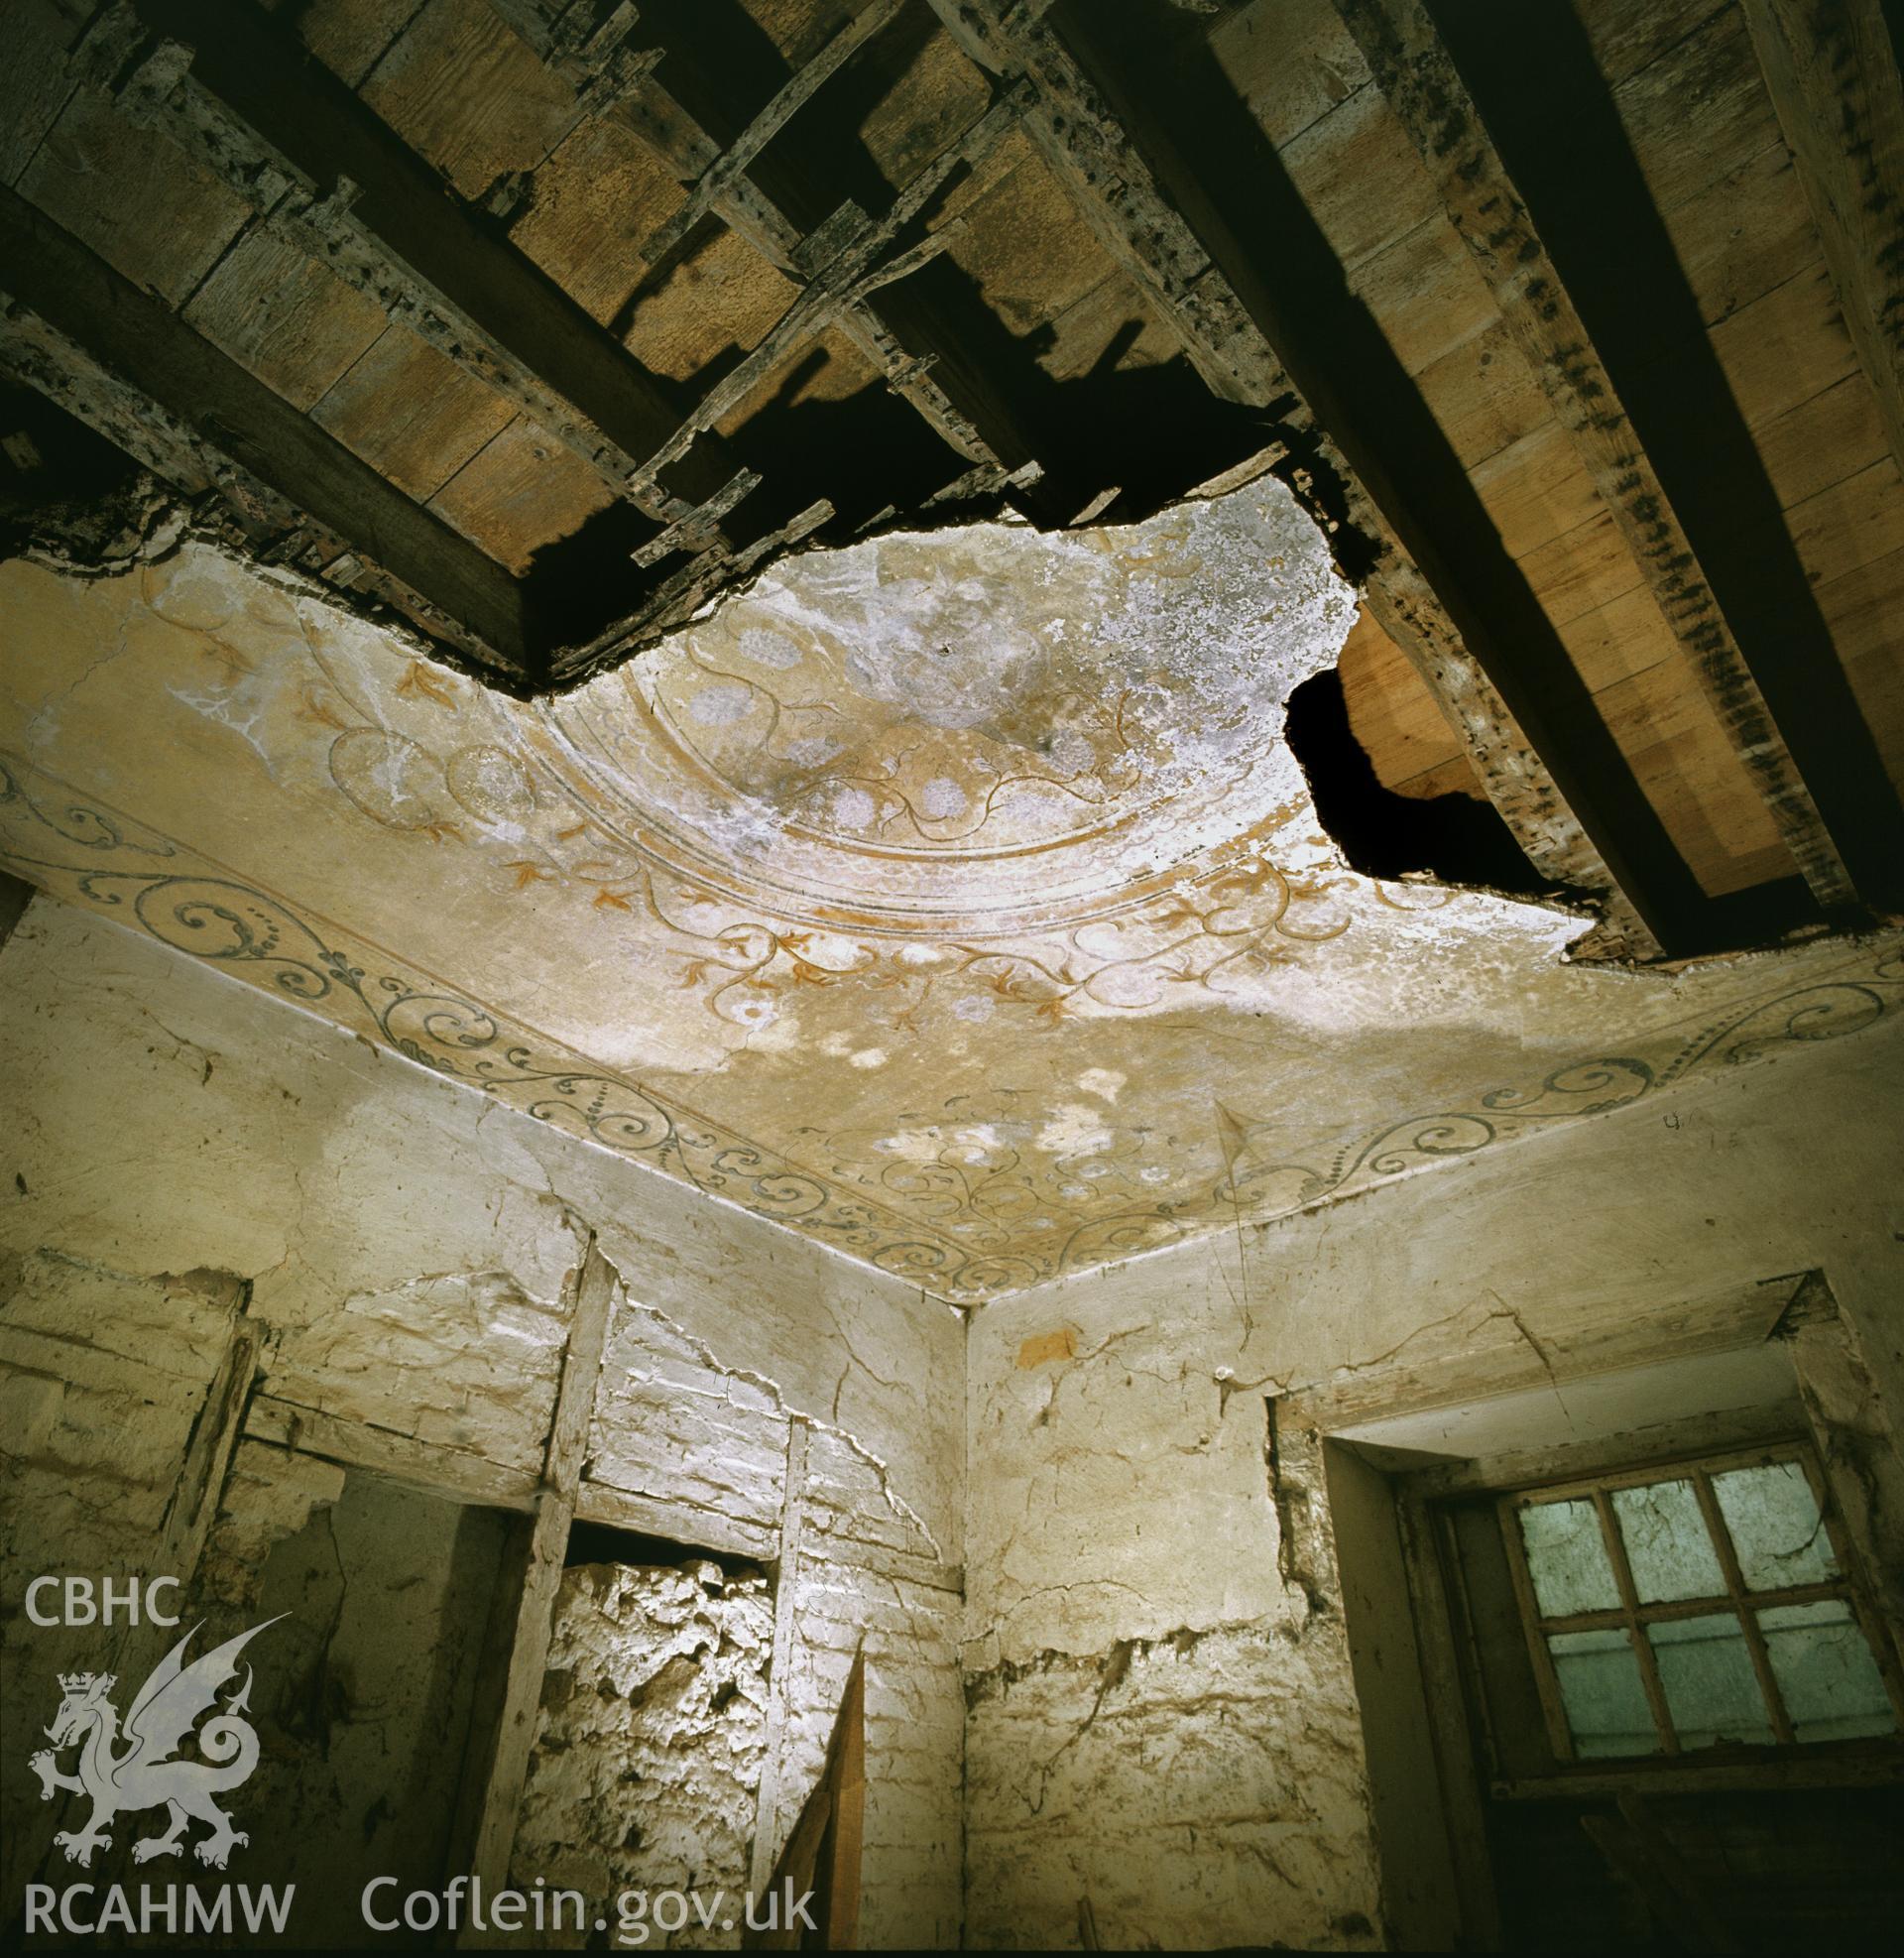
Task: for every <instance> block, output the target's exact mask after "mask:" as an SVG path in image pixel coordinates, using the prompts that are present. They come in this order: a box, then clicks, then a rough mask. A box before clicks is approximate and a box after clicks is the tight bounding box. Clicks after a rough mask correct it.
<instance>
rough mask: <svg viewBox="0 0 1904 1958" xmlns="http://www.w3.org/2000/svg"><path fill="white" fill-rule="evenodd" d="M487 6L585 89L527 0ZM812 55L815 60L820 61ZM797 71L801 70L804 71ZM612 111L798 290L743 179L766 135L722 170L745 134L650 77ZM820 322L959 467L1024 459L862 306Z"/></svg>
mask: <svg viewBox="0 0 1904 1958" xmlns="http://www.w3.org/2000/svg"><path fill="white" fill-rule="evenodd" d="M490 4H491V5H492V6H493V7H495V9H496V11H497V13H498V14H499V15H501V17H502V18H503V19H504V20H505V21H506V22H507V23H508V24H509V25H510V26H511V27H512V28H514V29H515V30H516V31H517V33H518V34H520V35H521V36H522V37H523V39H524V40H526V41H527V42H528V43H529V45H530V46H531V47H532V48H534V49H535V51H536V53H537V54H539V55H540V56H542V58H543V59H544V60H545V61H548V62H549V64H550V66H552V67H553V68H554V69H555V70H556V72H557V73H559V74H562V75H563V76H564V78H565V79H567V80H569V81H570V82H571V83H572V84H573V85H575V86H577V87H581V86H584V85H585V75H584V74H583V72H582V71H581V70H579V69H578V68H577V66H576V64H575V62H574V61H573V58H571V57H566V56H564V55H563V54H562V53H561V51H560V50H559V49H558V48H557V47H556V45H555V42H554V39H553V31H552V29H551V28H550V26H549V24H548V22H547V19H546V17H545V14H544V12H543V9H542V8H541V7H540V6H539V5H538V4H537V0H490ZM881 13H882V9H881V8H880V7H878V6H876V7H873V8H870V9H869V10H868V11H867V15H863V16H861V17H860V19H867V18H869V17H870V16H872V15H876V14H881ZM859 24H860V20H859V19H856V20H855V21H854V22H852V23H849V28H848V29H847V30H842V32H843V33H844V32H847V31H849V30H850V29H851V28H852V27H856V26H858V25H859ZM879 25H884V20H883V19H881V20H879V21H876V22H875V23H874V26H876V27H877V26H879ZM870 31H871V30H870V29H869V32H870ZM830 45H831V44H829V46H830ZM855 45H858V44H855ZM845 52H846V53H851V52H852V50H851V49H850V48H849V49H847V50H846V51H845ZM823 55H824V51H823ZM817 59H823V56H822V57H820V58H816V60H817ZM801 72H802V73H805V72H806V70H804V69H803V70H802V71H801ZM824 78H825V76H824V75H820V76H818V77H816V80H815V86H817V81H818V80H823V79H824ZM798 79H799V76H795V77H794V81H793V82H789V83H788V84H787V89H783V90H781V91H780V93H779V94H778V95H776V96H775V98H774V102H775V103H779V102H780V101H781V97H782V96H785V95H786V94H787V92H788V90H790V89H792V88H793V86H794V82H797V81H798ZM811 92H812V90H811V89H808V90H807V91H806V93H804V94H801V95H799V96H798V97H797V99H793V100H790V101H788V102H785V103H783V104H782V105H781V113H779V115H778V119H777V121H776V122H775V124H774V129H773V130H770V131H768V132H767V135H772V134H773V133H774V132H775V131H777V130H778V129H780V128H783V127H784V126H785V124H786V122H787V121H788V120H789V119H790V117H791V115H792V113H793V111H794V110H795V109H796V108H798V107H799V106H800V105H801V103H802V102H804V101H805V100H806V99H808V97H809V96H810V94H811ZM772 110H773V104H770V105H769V110H767V111H763V117H762V118H757V119H756V123H755V124H753V125H750V129H754V128H756V127H757V126H758V125H759V123H760V122H761V121H762V120H763V118H765V117H766V116H767V115H768V114H769V113H770V112H771V111H772ZM612 113H613V114H614V116H615V117H616V118H617V119H618V120H619V121H621V122H622V123H623V124H624V125H625V126H626V127H627V128H628V129H629V130H630V131H631V132H632V133H633V134H634V135H635V136H636V137H637V138H639V139H640V141H641V142H642V143H643V144H644V145H645V146H646V147H647V148H648V149H649V150H650V151H651V152H652V153H653V154H654V156H655V157H656V158H657V159H658V160H659V161H660V162H661V163H663V164H665V165H666V166H667V168H668V169H669V170H670V171H671V172H672V173H673V175H674V176H675V177H676V178H677V179H678V180H679V181H680V182H681V183H682V184H687V185H690V186H693V187H692V188H690V192H689V202H690V203H692V202H693V201H694V197H695V194H696V192H697V191H698V190H699V188H700V187H701V186H703V185H710V186H711V187H710V190H709V194H708V197H707V199H706V204H705V208H706V209H707V210H710V211H712V212H713V213H714V214H715V215H716V216H718V217H719V218H720V219H721V221H722V222H723V223H724V224H725V225H726V226H727V227H728V229H729V230H731V231H732V232H734V233H735V235H736V236H737V237H739V238H741V239H743V240H744V241H745V242H746V243H747V244H749V245H751V246H752V247H753V249H754V250H755V251H757V252H758V253H760V255H761V256H762V257H763V258H764V259H766V260H767V261H768V263H769V264H771V265H772V266H773V268H774V269H775V270H776V271H777V272H779V273H781V274H782V275H783V276H784V277H786V278H788V279H791V280H792V281H793V282H794V284H796V285H800V284H804V282H805V278H806V273H805V271H804V270H803V269H802V265H801V262H800V248H801V245H802V243H803V241H804V234H803V233H802V231H801V229H800V227H799V226H798V225H797V224H796V223H794V221H793V220H792V219H791V218H790V217H788V216H787V214H786V213H785V211H783V210H782V209H781V208H780V206H779V205H778V204H777V203H775V202H774V201H773V198H772V197H770V196H768V195H767V193H766V192H765V191H763V190H762V189H761V188H760V187H759V186H758V185H757V184H755V183H754V182H753V181H752V179H751V178H750V177H749V176H748V175H747V170H746V167H745V166H746V165H747V164H751V163H752V162H753V161H754V160H755V158H756V157H758V155H759V152H760V150H761V149H762V148H763V147H764V146H765V142H766V136H763V137H762V140H761V141H760V142H759V143H755V144H753V145H751V147H749V148H748V153H747V155H746V157H745V159H744V162H743V164H742V166H741V167H740V168H734V169H729V168H724V163H725V162H727V161H728V160H729V159H731V158H732V157H733V156H734V154H735V153H736V151H738V150H740V149H741V148H742V147H743V145H744V144H745V143H746V137H745V135H744V136H743V138H741V139H737V142H736V143H735V144H734V145H732V146H730V148H729V149H728V150H727V151H723V150H722V148H721V146H720V145H719V144H718V143H717V142H715V140H714V138H713V137H712V136H710V135H709V134H708V132H707V131H706V130H705V129H704V128H703V127H702V126H701V124H700V123H699V122H698V121H697V120H696V119H695V117H694V116H693V115H692V114H690V113H689V111H688V110H687V109H686V108H685V107H683V105H682V104H681V103H680V102H679V101H678V100H676V98H675V97H674V96H673V95H672V94H671V93H670V92H669V90H668V89H667V87H666V86H665V85H664V84H663V83H662V82H661V81H660V80H659V79H658V78H657V77H656V76H655V75H654V74H653V73H652V72H650V73H647V74H644V75H643V76H641V77H640V79H639V80H638V81H637V82H636V83H635V85H633V86H632V87H631V88H630V89H629V90H628V91H627V93H626V94H625V95H624V96H623V97H622V98H621V99H620V100H618V101H617V102H616V104H615V105H614V108H613V111H612ZM683 235H684V233H683ZM647 255H648V256H649V257H651V258H658V257H660V256H662V255H663V254H662V252H661V251H660V250H659V249H658V248H655V247H654V246H653V245H651V247H650V248H649V250H648V253H647ZM829 323H830V324H831V325H833V326H834V327H835V328H836V329H837V330H838V331H839V332H840V333H841V334H843V335H844V336H845V338H846V339H848V340H849V341H851V342H852V344H853V345H854V346H855V347H856V348H857V349H858V350H859V351H860V352H861V353H862V354H864V355H865V356H866V358H867V359H868V360H869V361H870V362H871V363H872V364H873V366H874V367H876V368H877V369H878V370H879V371H880V373H881V374H882V375H883V376H884V377H885V380H886V384H887V386H888V387H889V388H890V389H892V392H893V393H894V394H895V395H897V396H898V397H899V399H900V400H902V401H904V402H905V403H906V404H907V405H908V406H909V407H911V408H912V409H913V410H914V411H915V412H916V413H917V414H918V415H919V416H920V417H921V419H922V420H923V421H924V422H925V423H926V425H927V426H928V427H929V428H932V429H933V431H934V432H935V433H936V434H937V435H938V436H939V437H940V439H941V440H942V441H944V442H945V443H946V444H947V446H948V447H950V448H952V449H954V450H955V451H956V452H957V453H958V454H960V455H962V456H964V457H965V459H966V460H967V461H968V462H975V463H1001V464H1002V466H1003V469H1004V471H1005V472H1006V473H1010V472H1011V471H1013V470H1015V469H1018V468H1021V467H1022V466H1023V465H1024V464H1025V463H1026V462H1028V461H1030V460H1031V447H1030V443H1029V441H1028V439H1027V437H1026V436H1025V434H1024V432H1023V431H1022V430H1021V429H1020V428H1018V427H1017V426H1016V425H1015V423H1014V422H1013V421H1012V420H1011V417H1010V416H1009V415H1008V414H1006V413H1004V412H1003V411H1002V410H1001V408H1000V406H999V404H998V403H997V402H996V401H994V400H992V399H991V398H990V397H989V396H985V395H982V394H981V392H980V391H979V390H977V389H972V388H967V387H965V386H964V385H963V384H962V383H960V382H959V381H958V380H957V379H956V378H955V380H954V383H953V386H952V387H951V388H948V387H947V386H946V385H945V383H944V382H943V381H941V380H940V378H939V377H938V376H937V375H935V374H934V373H932V372H931V371H930V360H929V357H928V358H927V359H925V360H921V359H920V358H919V357H918V356H917V355H915V354H913V353H911V352H909V351H908V350H907V349H906V347H905V346H904V345H903V344H902V343H901V340H900V338H899V336H898V334H896V333H895V332H894V331H893V330H892V327H891V326H890V325H889V324H888V323H887V321H886V319H885V318H884V317H883V316H882V314H881V313H880V312H879V311H878V309H877V308H875V307H874V306H872V305H870V304H869V303H868V302H867V301H866V300H864V299H863V298H862V299H851V300H848V301H846V302H844V303H843V304H841V305H840V306H838V307H837V308H836V309H835V311H834V313H833V316H832V318H831V320H830V322H829Z"/></svg>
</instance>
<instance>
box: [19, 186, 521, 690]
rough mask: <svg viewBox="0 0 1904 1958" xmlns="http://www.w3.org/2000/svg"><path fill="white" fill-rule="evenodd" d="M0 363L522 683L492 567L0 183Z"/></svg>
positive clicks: (500, 580) (312, 561) (511, 621)
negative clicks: (0, 185)
mask: <svg viewBox="0 0 1904 1958" xmlns="http://www.w3.org/2000/svg"><path fill="white" fill-rule="evenodd" d="M0 287H3V288H4V292H3V293H0V367H5V368H6V369H7V370H8V371H9V372H11V373H12V374H14V375H15V376H16V377H17V378H18V379H20V380H22V381H24V382H25V383H26V384H27V385H28V386H30V387H33V388H37V389H38V390H39V391H40V392H41V393H42V394H45V395H47V396H48V397H49V398H50V399H52V400H54V401H56V402H58V403H59V404H60V407H62V408H64V409H66V410H67V411H68V412H70V413H71V414H73V415H75V416H77V417H78V418H79V420H80V421H82V422H85V423H87V424H88V425H89V426H90V427H92V428H97V429H98V430H99V431H100V433H101V434H103V435H105V436H106V437H107V439H108V440H110V441H113V442H116V443H117V444H118V445H119V446H120V447H121V448H123V449H124V450H125V451H126V452H127V453H128V454H129V455H132V456H133V457H135V458H136V459H137V460H138V461H140V462H142V463H143V464H144V465H145V466H146V467H147V468H149V469H151V470H152V471H153V472H154V473H155V474H156V475H159V476H161V477H163V478H165V480H166V481H168V482H170V483H172V484H173V485H174V486H175V487H176V488H178V489H180V490H182V491H183V492H184V493H185V494H186V495H188V496H196V495H202V494H204V493H206V492H215V493H216V495H217V497H218V498H219V499H220V501H221V503H222V505H223V507H224V508H225V509H226V510H227V511H228V512H229V513H230V515H231V517H232V518H233V519H234V521H236V522H237V523H238V524H239V525H240V526H241V527H242V528H243V529H244V531H245V532H246V534H247V535H248V536H249V537H250V538H251V539H252V540H253V541H254V542H255V543H257V544H259V545H261V546H266V547H281V553H280V554H283V555H286V556H289V557H291V558H292V559H294V561H296V562H297V563H298V564H299V565H301V566H303V567H305V568H308V569H310V570H312V571H314V572H319V573H323V572H325V571H326V570H327V571H328V572H329V573H330V574H331V575H332V576H333V577H335V578H336V579H337V580H338V581H339V582H344V583H348V584H349V585H351V586H352V587H354V588H355V589H357V590H360V591H364V592H368V593H371V594H374V595H376V596H377V597H380V598H383V599H385V600H387V601H388V602H389V603H391V604H392V605H394V606H396V607H397V608H398V609H399V610H401V611H403V612H405V613H407V614H408V615H409V616H410V617H411V618H412V619H414V620H415V621H416V623H417V624H418V625H419V626H420V627H421V628H422V629H423V630H424V631H425V632H426V633H428V634H430V635H431V636H432V637H434V638H436V639H439V640H441V641H443V642H444V643H445V644H446V645H449V646H451V647H454V648H456V649H457V650H458V651H459V652H461V653H463V654H464V655H466V656H467V657H468V658H469V659H471V660H473V661H475V662H477V663H478V664H479V665H481V666H483V667H486V668H489V669H491V670H492V671H495V672H497V673H498V674H499V675H500V676H502V677H503V678H504V679H505V680H506V681H514V682H515V683H516V684H519V685H520V684H522V683H523V682H524V681H525V680H527V679H528V678H529V677H530V673H529V666H528V660H527V652H526V647H525V641H524V626H523V609H522V593H521V590H520V588H519V586H518V585H517V583H516V581H515V579H513V578H512V577H511V576H510V575H509V573H508V572H507V571H505V570H504V569H503V567H502V566H501V565H500V564H498V563H496V562H495V561H494V560H493V559H491V558H489V557H487V556H485V555H484V553H483V552H482V551H479V550H477V548H476V547H475V546H474V545H473V544H471V543H470V542H469V541H468V539H466V538H464V537H462V536H460V535H459V534H458V533H457V532H455V531H453V530H451V529H450V527H449V526H448V525H447V524H445V523H443V522H442V521H441V519H440V518H438V517H436V516H434V515H432V514H431V513H430V512H429V511H427V510H424V509H422V508H420V507H419V506H418V505H416V504H415V503H413V502H412V501H411V500H410V498H409V497H407V496H405V495H404V493H403V492H402V491H401V490H399V489H397V488H395V487H394V486H393V485H392V484H390V483H389V482H387V481H385V479H384V478H383V477H382V476H381V475H379V474H378V473H377V471H376V470H375V469H373V468H372V467H371V466H370V465H369V463H367V462H363V461H360V460H359V459H358V458H357V457H356V456H355V455H353V454H352V453H351V452H350V450H349V449H347V448H346V447H344V445H343V444H342V443H341V442H339V441H338V440H337V439H336V438H335V437H334V436H332V435H330V434H328V433H327V432H326V431H325V430H324V429H322V428H319V427H318V426H317V425H316V424H315V423H314V422H312V421H310V420H309V419H308V418H307V417H305V416H303V415H300V414H298V413H297V410H296V409H295V408H293V407H292V406H291V405H290V404H289V403H288V402H286V401H285V400H283V399H282V398H281V397H280V396H278V395H276V394H274V393H273V392H272V391H271V389H269V388H268V387H266V386H265V385H264V383H263V382H261V381H258V380H256V379H254V378H253V376H251V375H250V374H248V373H247V372H246V371H245V370H244V369H243V368H242V367H240V366H239V365H238V364H237V362H236V361H234V360H231V359H229V358H227V357H226V356H225V355H224V354H222V353H220V352H219V351H218V350H217V348H215V347H214V346H212V345H211V344H210V343H209V342H208V341H206V340H203V339H201V338H200V337H199V336H198V335H197V334H196V333H195V332H193V331H192V330H191V328H190V327H188V326H187V325H185V324H184V322H183V321H182V320H181V319H180V318H179V316H178V314H177V313H175V312H173V311H171V310H170V309H169V308H168V307H167V306H165V305H164V304H163V303H162V302H160V301H159V300H157V299H155V298H154V297H153V296H152V295H150V294H149V293H144V292H141V291H140V290H139V289H138V288H137V287H135V286H134V285H133V284H132V283H131V281H130V280H127V279H124V278H122V277H121V276H120V275H119V274H118V273H117V272H115V271H113V269H112V268H111V267H110V266H109V265H107V264H105V262H104V261H103V260H101V259H99V258H97V257H95V256H94V255H93V253H91V252H90V251H88V250H87V249H86V247H85V246H84V245H82V244H80V243H79V242H78V240H77V239H75V238H72V237H70V236H69V235H68V234H67V233H66V232H65V231H63V230H62V229H60V226H59V225H57V224H55V223H54V222H53V220H52V219H51V218H49V217H47V216H45V215H44V214H43V213H42V212H40V211H38V210H36V209H35V208H34V207H33V206H32V205H31V204H29V203H27V202H26V201H25V200H24V199H23V198H21V197H19V196H17V195H16V194H15V193H14V192H13V191H11V190H7V189H3V188H0Z"/></svg>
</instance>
